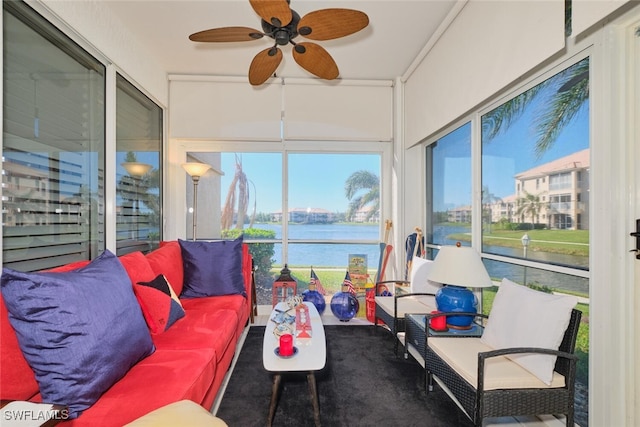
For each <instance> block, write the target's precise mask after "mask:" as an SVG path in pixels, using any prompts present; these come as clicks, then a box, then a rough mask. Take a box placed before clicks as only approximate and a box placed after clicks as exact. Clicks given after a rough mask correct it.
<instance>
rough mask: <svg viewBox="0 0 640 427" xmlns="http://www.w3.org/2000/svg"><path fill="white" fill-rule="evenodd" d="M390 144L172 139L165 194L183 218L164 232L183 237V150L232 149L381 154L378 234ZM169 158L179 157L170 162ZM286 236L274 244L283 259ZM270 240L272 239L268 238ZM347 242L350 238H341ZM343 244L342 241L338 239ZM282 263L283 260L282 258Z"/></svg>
mask: <svg viewBox="0 0 640 427" xmlns="http://www.w3.org/2000/svg"><path fill="white" fill-rule="evenodd" d="M318 147H321V148H320V149H319V148H318ZM392 148H393V147H392V146H391V144H389V143H387V142H377V141H370V142H366V141H355V142H354V141H282V142H278V143H274V142H253V141H251V142H246V143H245V142H240V143H238V142H228V141H211V140H207V141H195V140H186V139H185V140H175V141H172V142H171V143H170V144H169V157H170V159H172V160H171V162H170V163H171V164H170V166H169V167H168V168H167V169H168V170H169V171H170V175H171V176H170V178H169V185H170V186H171V188H170V189H168V191H169V194H173V195H178V196H176V197H172V198H171V200H170V201H168V202H169V207H168V209H169V211H170V215H171V217H173V218H185V220H182V221H180V220H178V221H172V224H170V225H169V227H170V228H171V229H170V230H167V235H177V236H186V235H187V232H186V215H187V214H188V212H187V201H186V198H184V197H182V198H181V197H180V196H179V195H184V188H186V187H185V186H186V185H187V182H188V181H187V176H186V173H185V172H184V170H183V169H182V167H181V166H180V164H181V163H182V162H185V161H186V159H187V153H206V152H220V151H225V152H236V153H259V152H264V153H282V154H283V156H284V155H285V154H312V153H318V154H359V153H365V154H379V155H380V156H381V165H380V172H381V173H380V193H381V197H380V218H381V221H380V224H379V227H380V233H379V235H380V236H383V233H384V227H385V224H384V219H386V218H391V213H392V212H391V209H392V208H391V197H392V196H391V188H392V183H391V181H392V179H391V177H392V173H391V165H392ZM173 159H176V160H179V161H174V160H173ZM285 159H286V157H283V163H282V168H283V183H282V187H283V188H282V195H283V201H282V206H283V208H282V209H283V212H287V211H288V208H289V206H288V205H287V200H286V199H287V198H286V196H285V195H286V194H287V192H288V186H287V183H286V179H285V178H286V173H287V164H286V160H285ZM285 218H286V217H285V216H283V230H286V227H285V226H284V224H285ZM287 239H288V238H287V235H286V233H285V232H283V236H282V239H279V240H276V243H281V244H282V245H283V253H284V255H283V261H284V260H286V259H287V258H286V254H287V247H286V245H287ZM255 242H256V243H260V241H259V240H255ZM269 242H270V243H273V242H274V241H272V240H270V241H269ZM324 242H325V241H324V240H322V239H318V240H316V239H310V240H306V239H305V240H301V239H295V240H294V241H292V243H295V244H300V243H311V244H313V243H324ZM344 242H350V241H346V240H345V241H344ZM326 243H336V241H327V242H326ZM340 243H343V241H340ZM353 243H362V242H360V241H353ZM285 262H286V261H285Z"/></svg>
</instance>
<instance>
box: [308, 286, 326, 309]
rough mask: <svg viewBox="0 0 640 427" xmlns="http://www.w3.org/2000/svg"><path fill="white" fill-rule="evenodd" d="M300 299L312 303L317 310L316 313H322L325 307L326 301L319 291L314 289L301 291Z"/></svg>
mask: <svg viewBox="0 0 640 427" xmlns="http://www.w3.org/2000/svg"><path fill="white" fill-rule="evenodd" d="M302 299H303V300H304V301H308V302H310V303H313V305H315V306H316V309H317V310H318V313H319V314H321V315H322V313H324V309H325V308H326V307H327V302H326V301H325V300H324V297H323V296H322V295H321V294H320V292H318V291H316V290H311V289H309V290H308V291H305V292H303V293H302Z"/></svg>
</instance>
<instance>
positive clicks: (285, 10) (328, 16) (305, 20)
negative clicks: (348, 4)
mask: <svg viewBox="0 0 640 427" xmlns="http://www.w3.org/2000/svg"><path fill="white" fill-rule="evenodd" d="M249 3H251V7H253V10H254V11H255V12H256V13H257V14H258V15H259V16H260V17H261V18H262V31H258V30H254V29H253V28H249V27H222V28H213V29H211V30H205V31H200V32H197V33H194V34H191V35H190V36H189V40H191V41H194V42H242V41H252V40H258V39H261V38H262V37H265V36H266V37H270V38H272V39H273V40H274V41H275V44H274V45H273V46H272V47H270V48H267V49H265V50H263V51H261V52H260V53H258V54H257V55H256V56H255V57H254V58H253V61H251V66H250V67H249V83H251V84H252V85H254V86H258V85H261V84H262V83H264V82H265V81H266V80H267V79H268V78H269V77H271V76H272V75H273V74H274V73H275V71H276V69H277V68H278V65H280V62H281V61H282V51H281V50H280V49H279V48H278V46H285V45H287V44H289V43H291V44H292V45H293V52H292V53H293V59H295V61H296V62H297V63H298V65H300V66H301V67H302V68H304V69H305V70H307V71H309V72H310V73H311V74H314V75H315V76H318V77H320V78H321V79H325V80H333V79H335V78H336V77H338V74H339V71H338V66H337V65H336V62H335V61H334V60H333V58H332V57H331V55H329V52H327V51H326V50H325V49H324V48H323V47H322V46H320V45H319V44H317V43H312V42H300V43H297V42H294V40H293V39H295V38H296V37H298V36H299V35H300V36H303V37H305V38H307V39H311V40H332V39H337V38H340V37H344V36H348V35H350V34H353V33H356V32H358V31H360V30H362V29H363V28H365V27H366V26H367V25H369V17H368V16H367V15H366V14H365V13H363V12H360V11H358V10H353V9H335V8H334V9H320V10H316V11H313V12H309V13H308V14H306V15H305V16H303V17H302V18H300V15H298V13H296V11H295V10H292V9H291V8H290V7H289V0H249Z"/></svg>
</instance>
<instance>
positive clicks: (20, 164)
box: [2, 1, 105, 271]
mask: <svg viewBox="0 0 640 427" xmlns="http://www.w3.org/2000/svg"><path fill="white" fill-rule="evenodd" d="M3 19H4V24H3V25H4V40H3V42H4V45H3V49H4V63H3V66H4V105H3V125H4V133H3V152H2V187H3V196H2V203H3V206H2V223H3V229H2V230H3V247H2V252H3V265H4V266H5V267H10V268H14V269H17V270H22V271H34V270H40V269H45V268H50V267H55V266H58V265H62V264H66V263H69V262H72V261H78V260H85V259H90V258H93V257H94V256H96V255H98V253H99V252H100V251H102V250H103V249H104V241H105V239H104V161H105V156H104V146H105V142H104V116H105V114H104V94H105V67H104V66H103V65H102V64H101V63H99V62H98V61H97V60H96V59H95V58H93V57H92V56H91V55H89V54H88V53H87V52H86V51H84V50H83V49H81V48H80V47H79V46H78V45H76V44H75V43H74V42H73V41H72V40H70V39H69V38H67V37H66V36H65V35H64V34H62V33H61V32H60V31H58V30H57V29H56V28H54V27H53V26H52V25H51V24H49V23H48V22H47V21H45V20H44V19H43V18H42V17H41V16H40V15H38V14H37V13H35V12H34V11H33V10H31V9H30V8H29V7H28V6H26V5H25V4H24V3H21V2H20V3H18V2H8V1H7V2H3Z"/></svg>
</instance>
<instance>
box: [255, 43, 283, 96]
mask: <svg viewBox="0 0 640 427" xmlns="http://www.w3.org/2000/svg"><path fill="white" fill-rule="evenodd" d="M280 61H282V51H281V50H280V49H278V48H277V47H275V46H273V47H270V48H268V49H265V50H263V51H262V52H260V53H258V54H257V55H256V56H255V57H254V58H253V61H251V66H250V67H249V83H251V84H252V85H253V86H259V85H261V84H262V83H264V82H266V81H267V79H268V78H269V77H271V76H272V75H273V73H275V71H276V68H278V65H280Z"/></svg>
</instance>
